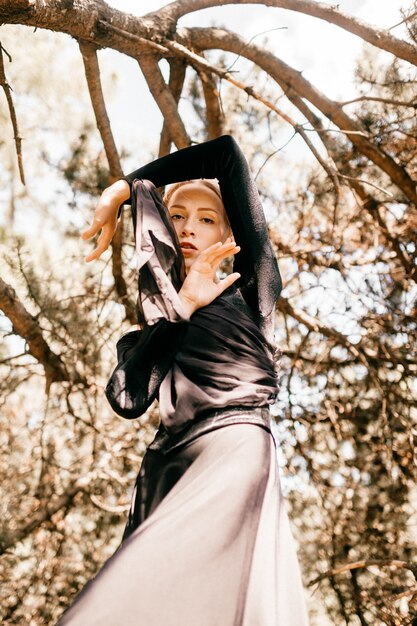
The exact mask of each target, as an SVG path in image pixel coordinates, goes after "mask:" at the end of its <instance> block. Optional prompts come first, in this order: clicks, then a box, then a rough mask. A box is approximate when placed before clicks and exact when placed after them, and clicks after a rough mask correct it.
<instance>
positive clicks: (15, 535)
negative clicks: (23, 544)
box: [0, 474, 95, 554]
mask: <svg viewBox="0 0 417 626" xmlns="http://www.w3.org/2000/svg"><path fill="white" fill-rule="evenodd" d="M91 476H95V475H93V474H92V475H87V476H85V477H83V478H81V479H79V480H78V481H77V482H76V483H75V484H74V485H73V486H72V487H69V488H68V489H67V490H66V492H65V493H63V494H61V495H60V496H57V497H56V498H54V499H52V500H51V501H50V502H45V503H43V504H42V506H41V507H40V508H39V509H37V510H36V511H35V512H34V513H33V514H32V517H31V518H29V521H27V522H26V523H25V524H24V525H23V526H21V527H20V528H17V529H16V530H15V531H12V532H10V533H8V534H5V535H4V536H3V537H2V539H1V543H0V554H3V553H4V552H6V550H10V548H13V547H14V546H15V545H16V544H17V543H19V541H22V540H23V539H25V538H26V537H28V536H29V535H30V534H31V533H33V532H34V531H35V530H37V529H38V528H39V527H40V526H42V524H43V523H44V522H46V521H48V520H50V519H51V517H52V516H53V515H55V513H57V512H58V511H60V510H61V509H64V508H67V507H68V506H70V504H71V503H72V501H73V499H74V497H75V496H76V495H77V494H78V493H79V492H80V491H88V486H89V483H90V482H91Z"/></svg>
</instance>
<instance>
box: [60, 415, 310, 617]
mask: <svg viewBox="0 0 417 626" xmlns="http://www.w3.org/2000/svg"><path fill="white" fill-rule="evenodd" d="M69 624H70V625H71V626H96V625H97V626H308V617H307V610H306V603H305V596H304V589H303V585H302V581H301V576H300V571H299V566H298V561H297V555H296V551H295V545H294V542H293V538H292V535H291V530H290V527H289V523H288V518H287V514H286V510H285V503H284V501H283V497H282V493H281V489H280V484H279V477H278V466H277V461H276V450H275V443H274V439H273V437H272V434H271V433H270V432H269V431H268V430H266V429H265V428H263V427H261V426H257V425H255V424H233V425H228V426H223V427H222V428H219V429H217V430H214V431H211V432H208V433H206V434H203V435H201V436H199V437H198V438H197V439H195V440H194V441H192V442H191V443H189V444H187V445H185V446H183V447H181V448H179V449H177V450H173V451H172V452H171V453H168V454H165V455H164V454H162V453H161V452H159V451H155V450H148V451H147V453H146V455H145V457H144V459H143V464H142V469H141V472H140V474H139V476H138V480H137V483H136V487H135V491H134V494H133V500H132V507H131V512H130V515H129V522H128V524H127V527H126V530H125V534H124V540H123V542H122V544H121V545H120V546H119V548H118V549H117V551H116V552H115V554H113V556H112V557H111V558H110V559H109V560H108V561H107V562H106V563H105V565H104V566H103V568H102V569H101V570H100V571H99V573H98V574H97V576H96V577H95V578H94V579H93V580H92V581H90V582H89V583H88V584H87V585H86V586H85V587H84V589H83V591H82V592H81V594H80V595H79V596H78V597H77V599H76V600H75V602H74V603H73V604H72V606H71V607H70V608H69V609H68V610H67V611H66V612H65V614H64V615H63V616H62V618H61V619H60V621H59V622H58V625H59V626H64V625H69Z"/></svg>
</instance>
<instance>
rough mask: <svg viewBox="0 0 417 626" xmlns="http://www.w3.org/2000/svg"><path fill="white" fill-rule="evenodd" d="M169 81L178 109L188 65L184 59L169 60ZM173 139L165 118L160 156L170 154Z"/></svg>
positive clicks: (160, 143) (160, 142)
mask: <svg viewBox="0 0 417 626" xmlns="http://www.w3.org/2000/svg"><path fill="white" fill-rule="evenodd" d="M169 68H170V71H169V81H168V87H169V89H170V91H171V93H172V97H173V98H174V100H175V103H176V105H177V108H178V102H179V101H180V98H181V93H182V89H183V86H184V80H185V72H186V69H187V64H186V63H185V61H184V60H183V59H176V58H173V59H169ZM171 143H172V138H171V134H170V132H169V126H168V124H167V122H166V121H165V118H164V124H163V126H162V132H161V139H160V141H159V153H158V156H160V157H162V156H165V155H166V154H169V152H170V150H171Z"/></svg>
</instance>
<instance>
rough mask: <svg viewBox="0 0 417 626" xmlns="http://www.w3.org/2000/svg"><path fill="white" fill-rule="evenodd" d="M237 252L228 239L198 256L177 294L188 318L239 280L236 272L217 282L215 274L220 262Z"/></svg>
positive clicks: (238, 247) (237, 249) (236, 248)
mask: <svg viewBox="0 0 417 626" xmlns="http://www.w3.org/2000/svg"><path fill="white" fill-rule="evenodd" d="M239 250H240V246H237V245H236V243H235V241H233V240H231V239H230V238H229V239H227V240H226V241H225V242H224V243H221V242H220V241H219V242H218V243H215V244H214V245H212V246H210V247H209V248H207V249H206V250H204V251H203V252H201V254H199V255H198V257H197V258H196V260H195V261H194V263H193V264H192V265H191V266H190V269H189V270H188V273H187V276H186V278H185V280H184V283H183V285H182V287H181V289H180V291H179V292H178V295H179V297H180V299H181V301H182V303H183V305H184V309H185V311H186V313H187V314H188V315H189V316H191V315H192V314H193V313H194V312H195V311H196V310H197V309H200V308H201V307H203V306H206V305H207V304H210V302H212V301H213V300H215V298H217V297H218V296H219V295H220V294H221V293H223V291H225V289H227V288H228V287H230V285H232V284H233V283H234V282H235V281H236V280H237V279H238V278H240V274H239V273H238V272H234V273H233V274H230V275H229V276H226V278H224V279H222V280H219V279H218V278H217V274H216V272H217V270H218V268H219V265H220V263H221V261H222V260H223V259H225V258H226V257H228V256H230V255H231V254H236V253H237V252H239Z"/></svg>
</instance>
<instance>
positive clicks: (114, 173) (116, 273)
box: [78, 41, 136, 324]
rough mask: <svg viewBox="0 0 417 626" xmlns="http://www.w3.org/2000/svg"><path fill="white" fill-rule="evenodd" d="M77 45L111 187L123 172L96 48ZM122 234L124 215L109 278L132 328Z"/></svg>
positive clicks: (132, 309)
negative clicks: (104, 154)
mask: <svg viewBox="0 0 417 626" xmlns="http://www.w3.org/2000/svg"><path fill="white" fill-rule="evenodd" d="M78 44H79V47H80V51H81V55H82V58H83V62H84V69H85V77H86V80H87V85H88V91H89V93H90V98H91V104H92V106H93V111H94V115H95V118H96V123H97V128H98V130H99V132H100V136H101V139H102V142H103V145H104V150H105V152H106V157H107V162H108V164H109V171H110V174H109V184H111V183H113V182H114V181H115V180H118V179H119V178H121V177H122V176H123V171H122V166H121V164H120V158H119V154H118V152H117V148H116V142H115V141H114V137H113V132H112V129H111V125H110V120H109V116H108V115H107V110H106V103H105V101H104V96H103V90H102V86H101V79H100V67H99V64H98V59H97V48H96V46H95V45H93V44H91V43H88V42H86V41H79V42H78ZM122 232H123V215H122V218H121V220H120V222H119V225H118V228H117V230H116V233H115V235H114V237H113V239H112V241H111V247H112V274H113V278H114V287H115V290H116V293H117V295H118V297H119V300H120V302H121V303H122V305H123V306H124V308H125V313H126V318H127V319H128V320H129V322H130V323H131V324H134V323H135V321H136V313H135V307H134V305H133V303H132V302H131V301H130V299H129V297H128V292H127V285H126V281H125V279H124V276H123V265H122Z"/></svg>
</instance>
